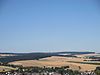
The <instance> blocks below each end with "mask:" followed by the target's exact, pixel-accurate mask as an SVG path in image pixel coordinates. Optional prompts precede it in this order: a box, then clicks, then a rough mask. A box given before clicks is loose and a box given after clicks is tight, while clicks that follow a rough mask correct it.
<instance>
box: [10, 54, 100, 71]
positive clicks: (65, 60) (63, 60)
mask: <svg viewBox="0 0 100 75" xmlns="http://www.w3.org/2000/svg"><path fill="white" fill-rule="evenodd" d="M83 60H84V59H83V58H74V57H61V56H52V57H47V58H42V59H40V60H23V61H15V62H10V63H9V64H14V65H22V66H24V67H29V66H38V67H43V66H46V67H61V66H69V67H70V68H71V69H73V70H80V71H91V70H94V69H95V68H96V67H97V66H99V65H92V64H81V63H74V62H69V61H78V62H82V61H83Z"/></svg>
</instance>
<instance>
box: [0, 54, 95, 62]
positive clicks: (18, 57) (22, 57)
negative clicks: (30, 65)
mask: <svg viewBox="0 0 100 75" xmlns="http://www.w3.org/2000/svg"><path fill="white" fill-rule="evenodd" d="M93 53H95V52H51V53H42V52H40V53H0V54H7V55H8V54H9V55H14V56H5V57H3V58H2V57H1V58H0V62H3V63H8V62H12V61H18V60H33V59H40V58H45V57H50V56H61V55H59V54H69V55H64V56H74V55H76V54H93ZM62 56H63V55H62Z"/></svg>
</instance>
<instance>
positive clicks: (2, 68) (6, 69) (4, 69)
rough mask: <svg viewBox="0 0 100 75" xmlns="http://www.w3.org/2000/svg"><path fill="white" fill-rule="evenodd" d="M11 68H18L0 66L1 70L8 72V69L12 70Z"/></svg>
mask: <svg viewBox="0 0 100 75" xmlns="http://www.w3.org/2000/svg"><path fill="white" fill-rule="evenodd" d="M11 70H16V68H12V67H8V66H0V72H6V71H11Z"/></svg>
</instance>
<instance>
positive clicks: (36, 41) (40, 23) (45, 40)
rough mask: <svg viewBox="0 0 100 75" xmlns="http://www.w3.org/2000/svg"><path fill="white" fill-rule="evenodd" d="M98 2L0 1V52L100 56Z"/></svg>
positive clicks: (99, 11) (64, 0)
mask: <svg viewBox="0 0 100 75" xmlns="http://www.w3.org/2000/svg"><path fill="white" fill-rule="evenodd" d="M99 50H100V7H99V4H98V0H0V52H45V51H47V52H48V51H49V52H53V51H96V52H100V51H99Z"/></svg>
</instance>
